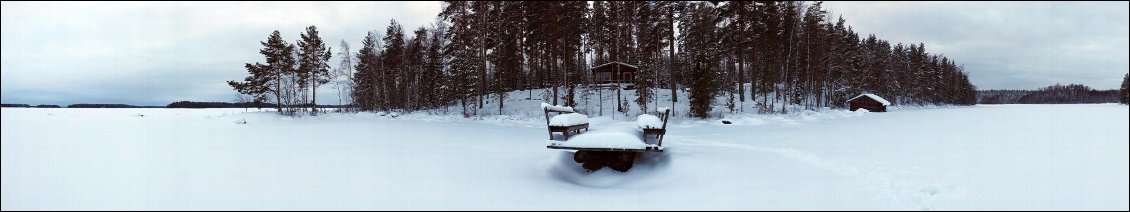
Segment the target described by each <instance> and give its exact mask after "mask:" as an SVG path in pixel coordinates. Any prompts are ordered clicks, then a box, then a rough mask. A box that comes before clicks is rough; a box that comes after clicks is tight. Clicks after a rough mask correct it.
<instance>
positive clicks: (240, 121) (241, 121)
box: [235, 118, 247, 124]
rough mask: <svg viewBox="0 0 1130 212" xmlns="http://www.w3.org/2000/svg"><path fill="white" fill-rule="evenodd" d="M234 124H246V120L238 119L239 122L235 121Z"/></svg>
mask: <svg viewBox="0 0 1130 212" xmlns="http://www.w3.org/2000/svg"><path fill="white" fill-rule="evenodd" d="M235 124H247V118H239V120H235Z"/></svg>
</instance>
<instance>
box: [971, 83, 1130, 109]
mask: <svg viewBox="0 0 1130 212" xmlns="http://www.w3.org/2000/svg"><path fill="white" fill-rule="evenodd" d="M1122 93H1125V92H1122ZM1122 95H1125V94H1122ZM1119 96H1120V95H1119V91H1117V90H1095V89H1092V88H1090V87H1087V86H1085V85H1077V84H1071V85H1059V84H1056V85H1052V86H1048V87H1044V88H1040V89H1037V90H1034V91H1030V90H987V91H978V92H977V102H978V104H1089V103H1116V102H1120V101H1119Z"/></svg>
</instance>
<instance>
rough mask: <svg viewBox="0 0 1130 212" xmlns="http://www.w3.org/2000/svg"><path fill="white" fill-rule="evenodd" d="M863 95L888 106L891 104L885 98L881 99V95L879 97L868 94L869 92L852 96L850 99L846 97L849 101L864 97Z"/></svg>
mask: <svg viewBox="0 0 1130 212" xmlns="http://www.w3.org/2000/svg"><path fill="white" fill-rule="evenodd" d="M864 96H866V97H869V98H871V99H874V100H875V101H878V102H879V103H881V104H883V106H890V105H891V102H888V101H887V99H883V97H879V95H875V94H869V93H865V94H860V95H859V96H855V97H852V98H851V99H848V101H849V102H850V101H851V100H855V99H858V98H859V97H864Z"/></svg>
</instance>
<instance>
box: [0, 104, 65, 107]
mask: <svg viewBox="0 0 1130 212" xmlns="http://www.w3.org/2000/svg"><path fill="white" fill-rule="evenodd" d="M0 107H34V108H60V107H59V106H58V105H36V106H32V105H29V104H0Z"/></svg>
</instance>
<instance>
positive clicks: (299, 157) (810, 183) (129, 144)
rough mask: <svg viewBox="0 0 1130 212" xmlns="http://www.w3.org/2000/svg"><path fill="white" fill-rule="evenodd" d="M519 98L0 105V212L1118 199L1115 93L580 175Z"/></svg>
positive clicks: (1024, 204)
mask: <svg viewBox="0 0 1130 212" xmlns="http://www.w3.org/2000/svg"><path fill="white" fill-rule="evenodd" d="M660 106H663V105H660ZM522 107H528V108H529V109H528V110H531V111H530V112H529V114H528V115H523V116H488V117H484V118H476V119H463V118H454V117H453V116H441V115H427V114H422V113H412V114H404V115H401V116H398V117H395V118H393V117H389V116H379V115H377V114H374V113H359V114H329V115H324V116H317V117H300V118H285V117H280V116H277V115H274V114H272V113H269V112H259V113H256V112H252V113H244V112H243V111H244V110H243V109H33V108H3V109H0V112H2V116H0V118H2V122H0V123H2V128H0V129H2V132H0V137H2V147H0V151H2V166H0V169H2V171H0V173H2V180H0V181H2V183H0V188H2V189H0V190H2V192H0V196H2V198H0V207H2V209H3V210H69V209H82V210H117V209H128V210H162V209H177V210H227V209H233V210H238V209H263V210H307V209H318V210H349V209H363V210H382V209H404V210H424V209H437V210H445V209H469V210H493V209H500V210H527V209H530V210H539V209H542V210H545V209H550V210H557V209H561V210H571V209H581V210H590V209H591V210H619V209H639V210H682V209H692V210H712V209H722V210H728V209H734V210H776V209H811V210H871V209H878V210H887V209H896V210H1127V209H1128V199H1130V198H1128V195H1130V191H1128V187H1130V186H1128V181H1130V180H1128V179H1130V177H1128V173H1130V171H1128V170H1127V169H1128V167H1130V164H1128V160H1130V154H1128V151H1130V147H1128V142H1130V136H1128V134H1130V130H1128V129H1130V126H1128V123H1130V121H1128V119H1130V118H1128V117H1130V114H1128V111H1130V109H1128V108H1127V107H1126V106H1122V105H1113V104H1102V105H992V106H971V107H941V108H918V109H894V110H892V111H893V112H888V113H867V112H847V111H842V110H821V111H806V112H801V113H795V114H791V115H728V116H727V117H726V119H728V120H731V121H732V122H733V123H734V124H731V125H723V124H721V123H719V121H718V120H717V119H710V120H694V119H685V118H683V119H672V120H671V122H670V123H669V126H668V130H669V132H668V136H667V138H666V139H665V141H664V146H666V147H667V149H666V150H665V152H664V153H648V154H644V155H642V156H641V158H640V159H638V160H636V161H637V164H636V165H635V167H633V168H632V170H631V171H629V172H625V173H621V172H617V171H613V170H611V169H608V168H605V169H601V170H599V171H596V172H592V173H587V172H585V171H583V169H582V168H581V167H580V165H578V164H576V163H574V162H573V161H572V157H571V153H570V152H568V151H562V150H551V149H546V148H545V142H544V141H545V138H546V134H547V132H546V128H545V120H544V117H542V114H541V111H540V108H537V107H538V106H537V104H529V105H524V106H516V107H515V108H522ZM487 109H489V108H487ZM606 110H607V109H606ZM484 111H489V110H484ZM676 111H685V109H682V108H676ZM512 112H515V111H512ZM518 112H520V111H518ZM604 112H605V115H606V116H603V117H602V116H598V115H596V114H593V113H589V115H590V116H591V119H590V124H591V125H593V126H594V128H597V127H598V126H601V125H606V124H616V122H621V121H625V120H624V119H623V116H620V117H617V119H616V120H613V119H611V117H608V116H607V115H609V114H608V112H609V111H604ZM511 114H515V113H511ZM630 117H634V115H632V116H630ZM629 121H630V120H629ZM633 124H634V123H633Z"/></svg>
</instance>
